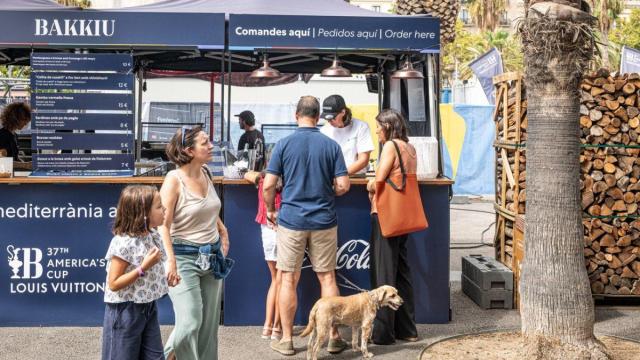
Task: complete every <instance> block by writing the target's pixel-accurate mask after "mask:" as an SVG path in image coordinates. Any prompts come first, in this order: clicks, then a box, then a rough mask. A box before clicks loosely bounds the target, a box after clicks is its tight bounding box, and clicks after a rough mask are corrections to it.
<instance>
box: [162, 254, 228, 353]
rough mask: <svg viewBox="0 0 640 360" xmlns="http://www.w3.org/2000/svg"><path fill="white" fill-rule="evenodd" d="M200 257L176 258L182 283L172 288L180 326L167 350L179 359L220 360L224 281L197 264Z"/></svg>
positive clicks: (173, 334) (170, 293) (184, 256)
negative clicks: (221, 309)
mask: <svg viewBox="0 0 640 360" xmlns="http://www.w3.org/2000/svg"><path fill="white" fill-rule="evenodd" d="M196 258H197V255H196V254H194V255H176V264H177V267H178V274H179V275H180V277H181V278H182V279H181V281H180V284H178V285H177V286H175V287H170V288H169V297H170V298H171V302H172V303H173V312H174V314H175V317H176V324H175V327H174V328H173V331H172V332H171V335H170V336H169V339H168V340H167V343H166V345H165V348H164V354H165V357H167V358H168V357H169V356H170V354H171V353H174V354H175V356H176V359H177V360H217V359H218V324H219V323H220V301H221V297H222V280H216V279H215V278H214V277H213V274H212V273H211V270H207V271H204V270H201V269H200V268H199V267H198V265H196V264H195V260H196Z"/></svg>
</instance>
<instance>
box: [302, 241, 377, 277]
mask: <svg viewBox="0 0 640 360" xmlns="http://www.w3.org/2000/svg"><path fill="white" fill-rule="evenodd" d="M310 267H311V262H310V261H309V256H308V253H307V252H306V251H305V256H304V260H303V262H302V268H303V269H306V268H310ZM336 269H337V270H341V269H345V270H352V269H356V270H369V242H368V241H366V240H362V239H352V240H347V241H346V242H345V243H343V244H342V245H340V247H339V248H338V253H337V264H336Z"/></svg>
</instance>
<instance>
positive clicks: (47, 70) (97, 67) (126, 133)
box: [31, 53, 134, 176]
mask: <svg viewBox="0 0 640 360" xmlns="http://www.w3.org/2000/svg"><path fill="white" fill-rule="evenodd" d="M31 69H32V73H31V90H32V92H31V106H32V108H33V114H32V130H33V131H32V139H31V144H32V148H33V150H34V155H33V159H34V160H33V161H34V164H33V165H34V166H33V167H34V172H33V174H32V175H33V176H130V175H132V174H133V169H134V156H133V150H134V135H133V130H134V115H133V110H134V77H133V58H132V57H131V55H126V54H68V53H33V54H32V55H31Z"/></svg>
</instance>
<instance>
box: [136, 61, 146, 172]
mask: <svg viewBox="0 0 640 360" xmlns="http://www.w3.org/2000/svg"><path fill="white" fill-rule="evenodd" d="M143 80H144V68H142V67H140V69H138V106H137V109H138V112H137V121H136V124H137V127H138V130H137V133H136V157H135V159H134V162H135V161H140V159H141V158H142V86H143Z"/></svg>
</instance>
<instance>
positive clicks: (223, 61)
mask: <svg viewBox="0 0 640 360" xmlns="http://www.w3.org/2000/svg"><path fill="white" fill-rule="evenodd" d="M226 57H227V56H226V54H225V53H223V54H222V60H221V62H222V65H221V66H220V68H221V69H222V79H220V141H224V75H225V72H224V65H225V59H226Z"/></svg>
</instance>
